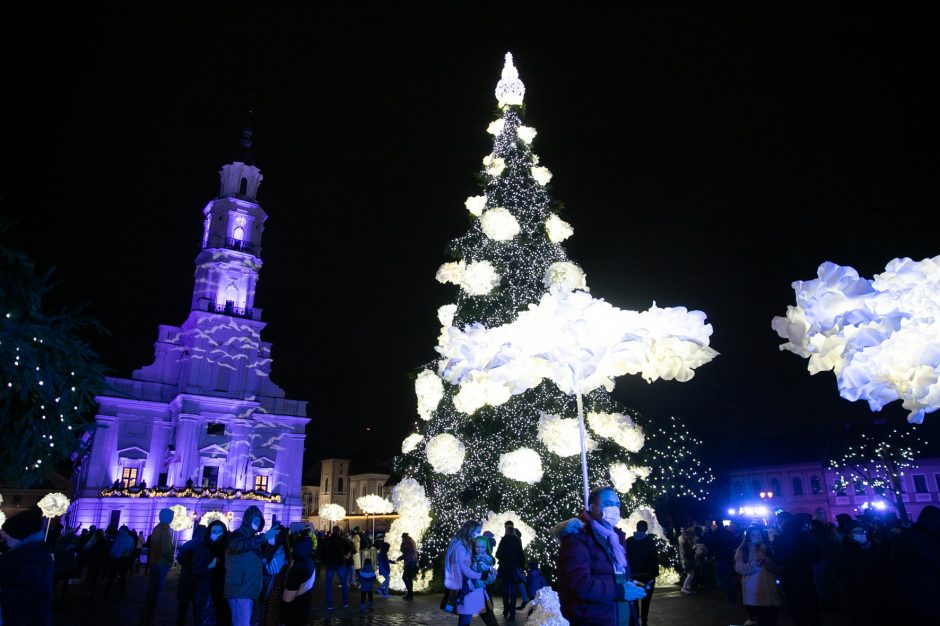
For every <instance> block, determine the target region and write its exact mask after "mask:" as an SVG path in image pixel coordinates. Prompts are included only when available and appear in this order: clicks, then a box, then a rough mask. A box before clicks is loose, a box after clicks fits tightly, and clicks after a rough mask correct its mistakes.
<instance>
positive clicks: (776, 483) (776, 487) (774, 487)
mask: <svg viewBox="0 0 940 626" xmlns="http://www.w3.org/2000/svg"><path fill="white" fill-rule="evenodd" d="M770 490H771V491H772V492H773V494H774V495H775V496H782V495H783V492H782V491H781V490H780V479H779V478H771V479H770Z"/></svg>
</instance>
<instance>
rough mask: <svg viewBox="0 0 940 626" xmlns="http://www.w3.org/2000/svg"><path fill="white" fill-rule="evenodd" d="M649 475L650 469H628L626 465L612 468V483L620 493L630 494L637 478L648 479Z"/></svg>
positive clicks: (614, 465)
mask: <svg viewBox="0 0 940 626" xmlns="http://www.w3.org/2000/svg"><path fill="white" fill-rule="evenodd" d="M649 474H650V468H648V467H627V466H626V465H625V464H624V463H614V464H613V465H611V466H610V482H611V484H612V485H613V486H614V489H616V490H617V491H619V492H620V493H629V492H630V490H631V489H633V483H635V482H636V479H637V478H646V477H647V476H649Z"/></svg>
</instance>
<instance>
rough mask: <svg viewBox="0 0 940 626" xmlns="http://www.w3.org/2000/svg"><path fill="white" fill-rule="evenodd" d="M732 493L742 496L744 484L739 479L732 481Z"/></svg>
mask: <svg viewBox="0 0 940 626" xmlns="http://www.w3.org/2000/svg"><path fill="white" fill-rule="evenodd" d="M734 495H736V496H738V497H742V496H743V495H744V486H743V485H742V483H741V481H740V480H736V481H734Z"/></svg>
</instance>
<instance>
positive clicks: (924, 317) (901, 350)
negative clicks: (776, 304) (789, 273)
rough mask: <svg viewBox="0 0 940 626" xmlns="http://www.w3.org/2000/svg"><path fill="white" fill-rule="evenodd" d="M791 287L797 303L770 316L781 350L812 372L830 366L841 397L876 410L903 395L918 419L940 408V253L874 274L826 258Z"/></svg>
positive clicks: (899, 262) (893, 263) (897, 262)
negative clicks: (813, 273)
mask: <svg viewBox="0 0 940 626" xmlns="http://www.w3.org/2000/svg"><path fill="white" fill-rule="evenodd" d="M792 286H793V289H794V291H795V292H796V306H789V307H787V315H786V317H775V318H774V319H773V322H772V327H773V329H774V330H775V331H777V334H778V335H780V336H781V337H783V338H784V339H786V340H787V342H786V343H784V344H783V345H782V346H780V349H781V350H789V351H791V352H794V353H795V354H798V355H799V356H802V357H804V358H808V359H809V363H808V364H807V369H808V370H809V372H810V373H811V374H816V373H818V372H824V371H829V370H832V371H833V372H834V373H835V375H836V381H837V384H838V387H839V393H840V395H841V396H842V397H843V398H845V399H847V400H851V401H855V400H866V401H868V405H869V407H871V409H872V410H873V411H880V410H881V408H882V407H883V406H884V405H885V404H888V403H889V402H893V401H895V400H901V402H902V406H903V407H904V408H905V409H906V410H907V411H909V412H910V413H909V415H908V418H907V419H908V421H910V422H913V423H918V424H919V423H922V422H923V420H924V416H925V415H926V414H927V413H932V412H934V411H936V410H937V408H938V407H940V256H936V257H933V258H931V259H924V260H922V261H912V260H911V259H909V258H903V259H894V260H892V261H891V262H890V263H888V265H887V266H886V267H885V272H884V273H882V274H876V275H875V277H874V279H873V280H868V279H866V278H861V277H859V275H858V272H856V271H855V270H854V269H853V268H851V267H842V266H839V265H836V264H835V263H823V264H822V265H820V266H819V270H818V272H817V278H816V279H815V280H810V281H799V280H798V281H796V282H794V283H793V285H792Z"/></svg>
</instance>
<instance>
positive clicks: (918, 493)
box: [725, 458, 940, 521]
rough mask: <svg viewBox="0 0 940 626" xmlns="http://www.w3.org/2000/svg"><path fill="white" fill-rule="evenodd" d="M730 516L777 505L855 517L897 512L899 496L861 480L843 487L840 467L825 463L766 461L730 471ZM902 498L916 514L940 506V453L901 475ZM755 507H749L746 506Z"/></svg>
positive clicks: (828, 518) (821, 514) (797, 510)
mask: <svg viewBox="0 0 940 626" xmlns="http://www.w3.org/2000/svg"><path fill="white" fill-rule="evenodd" d="M728 485H729V493H728V501H727V504H728V506H727V511H725V514H726V517H727V516H728V515H729V514H731V512H732V511H734V513H735V515H734V517H737V516H741V517H755V518H756V517H762V516H761V515H758V514H756V510H757V509H758V508H759V507H761V506H764V507H766V509H767V512H768V514H771V515H772V513H773V511H774V510H776V509H783V510H784V511H788V512H790V513H809V514H810V515H811V516H813V517H814V518H817V519H821V520H824V521H834V520H835V517H836V516H837V515H839V514H840V513H846V514H848V515H850V516H851V517H852V518H855V517H856V516H858V515H861V514H862V513H864V512H865V511H866V509H869V508H873V509H875V510H884V511H895V505H894V500H893V497H884V496H882V495H881V494H879V493H876V492H875V491H874V490H873V489H872V488H871V487H870V486H868V485H864V484H862V483H861V482H858V483H855V484H853V485H849V486H848V488H847V489H841V488H840V485H839V479H838V474H837V472H835V471H833V470H828V469H826V468H825V466H824V465H823V464H822V463H821V462H805V463H787V464H777V465H763V466H754V467H746V468H740V469H735V470H731V471H730V472H728ZM901 485H902V490H903V491H902V496H901V497H902V499H903V501H904V506H905V508H906V509H907V513H908V515H910V517H911V519H913V520H916V519H917V516H918V515H919V514H920V512H921V511H922V510H923V509H924V507H925V506H927V505H929V504H932V505H934V506H940V458H923V459H918V460H917V467H915V468H909V469H906V470H905V471H904V475H903V476H902V477H901ZM748 507H750V510H749V511H747V512H746V511H745V509H747V508H748Z"/></svg>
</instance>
